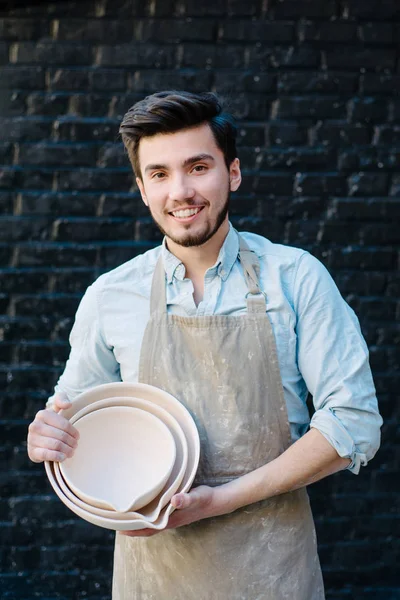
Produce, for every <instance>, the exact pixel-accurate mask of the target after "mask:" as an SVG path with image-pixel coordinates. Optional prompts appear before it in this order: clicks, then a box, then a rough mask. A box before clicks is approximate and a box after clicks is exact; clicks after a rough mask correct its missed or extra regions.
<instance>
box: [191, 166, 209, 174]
mask: <svg viewBox="0 0 400 600" xmlns="http://www.w3.org/2000/svg"><path fill="white" fill-rule="evenodd" d="M206 168H207V167H205V166H204V165H196V166H195V167H193V171H197V173H200V172H201V171H205V170H206Z"/></svg>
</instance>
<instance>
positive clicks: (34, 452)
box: [28, 446, 67, 463]
mask: <svg viewBox="0 0 400 600" xmlns="http://www.w3.org/2000/svg"><path fill="white" fill-rule="evenodd" d="M28 455H29V458H30V459H31V460H32V461H33V462H36V463H40V462H43V461H45V460H47V461H50V462H62V461H63V460H65V459H66V458H67V456H66V455H65V454H64V453H63V452H58V451H56V450H50V449H49V448H43V447H31V446H28Z"/></svg>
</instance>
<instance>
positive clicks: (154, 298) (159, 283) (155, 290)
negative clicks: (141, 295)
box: [150, 255, 167, 315]
mask: <svg viewBox="0 0 400 600" xmlns="http://www.w3.org/2000/svg"><path fill="white" fill-rule="evenodd" d="M165 280H166V277H165V269H164V263H163V259H162V256H161V255H160V257H159V259H158V261H157V264H156V268H155V269H154V274H153V280H152V282H151V292H150V315H154V314H155V313H157V312H158V313H159V314H164V313H166V312H167V294H166V281H165Z"/></svg>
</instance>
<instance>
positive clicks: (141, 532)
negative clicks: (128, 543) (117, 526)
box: [119, 529, 160, 537]
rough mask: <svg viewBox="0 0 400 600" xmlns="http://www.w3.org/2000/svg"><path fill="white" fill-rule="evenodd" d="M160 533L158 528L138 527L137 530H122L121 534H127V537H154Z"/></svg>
mask: <svg viewBox="0 0 400 600" xmlns="http://www.w3.org/2000/svg"><path fill="white" fill-rule="evenodd" d="M157 533H160V530H158V529H138V530H137V531H120V532H119V534H120V535H126V536H127V537H152V536H153V535H157Z"/></svg>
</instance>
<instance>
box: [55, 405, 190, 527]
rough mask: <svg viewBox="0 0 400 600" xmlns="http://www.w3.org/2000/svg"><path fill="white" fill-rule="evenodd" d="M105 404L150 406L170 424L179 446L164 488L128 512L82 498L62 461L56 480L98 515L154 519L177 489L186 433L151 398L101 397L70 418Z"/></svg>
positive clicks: (72, 497) (73, 498) (185, 451)
mask: <svg viewBox="0 0 400 600" xmlns="http://www.w3.org/2000/svg"><path fill="white" fill-rule="evenodd" d="M106 406H133V407H135V408H140V409H142V410H147V411H148V412H150V413H151V414H153V415H155V416H156V417H158V418H159V419H160V420H161V421H162V422H163V423H165V425H167V427H168V429H169V430H170V431H171V433H172V435H173V437H174V441H175V446H176V459H175V464H174V468H173V469H172V472H171V475H170V476H169V478H168V481H167V483H166V484H165V486H164V488H163V489H162V490H161V492H160V494H159V495H158V496H157V497H156V498H155V499H154V500H153V501H151V502H150V503H149V504H147V505H146V506H144V507H143V508H141V509H140V512H134V511H128V512H126V513H120V512H117V511H111V510H105V509H101V508H97V507H95V506H92V505H90V504H87V503H86V502H84V501H83V500H81V499H80V498H79V497H78V496H76V495H75V494H74V493H73V492H72V490H70V489H69V487H68V485H67V484H66V482H65V481H64V479H63V477H62V474H61V472H60V466H59V463H54V473H55V476H56V479H57V482H58V484H59V486H60V488H61V490H62V491H63V492H64V494H65V495H66V496H67V497H68V498H69V499H70V500H71V502H74V503H75V504H77V505H78V506H80V507H81V508H83V509H85V510H87V511H89V512H92V513H93V514H95V515H100V516H102V517H106V518H112V519H122V520H124V519H142V518H143V519H145V520H148V521H155V520H156V519H157V517H158V515H159V514H160V511H161V509H162V508H164V506H165V505H166V504H167V503H168V502H169V501H170V499H171V498H172V496H173V495H174V493H175V491H176V490H177V489H178V487H179V485H180V483H181V481H182V479H183V476H184V474H185V471H186V467H187V461H188V445H187V441H186V438H185V435H184V433H183V431H182V428H181V426H180V425H179V424H178V422H177V421H176V419H174V417H172V416H171V415H170V414H169V413H168V412H167V411H166V410H164V409H163V408H161V407H160V406H157V405H156V404H153V403H152V402H149V401H148V400H140V399H139V398H123V397H120V398H110V399H109V400H99V401H98V402H94V403H93V404H89V406H87V407H86V408H83V409H82V410H80V411H78V412H77V413H76V414H75V415H74V416H73V417H72V418H71V420H70V422H71V423H74V422H75V421H76V420H78V419H79V418H80V417H82V416H84V415H85V414H88V413H89V412H93V411H95V410H99V409H101V408H104V407H106Z"/></svg>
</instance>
